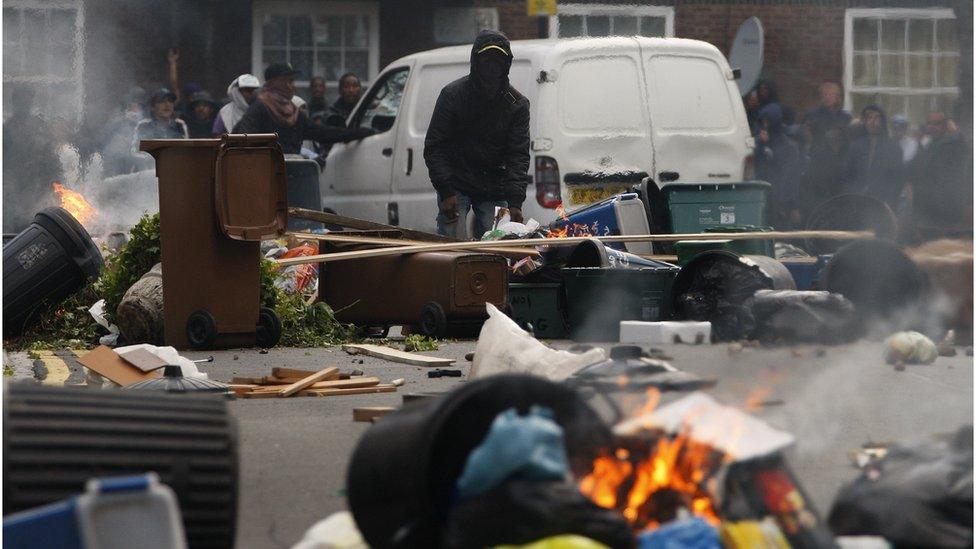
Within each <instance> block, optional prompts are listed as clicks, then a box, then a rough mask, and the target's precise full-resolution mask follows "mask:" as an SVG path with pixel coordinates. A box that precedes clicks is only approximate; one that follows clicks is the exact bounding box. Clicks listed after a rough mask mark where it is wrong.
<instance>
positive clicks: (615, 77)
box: [559, 55, 647, 134]
mask: <svg viewBox="0 0 976 549" xmlns="http://www.w3.org/2000/svg"><path fill="white" fill-rule="evenodd" d="M643 103H644V99H643V94H642V93H641V83H640V71H639V70H638V65H637V63H635V62H634V60H633V59H632V58H630V57H627V56H616V55H607V56H600V57H588V58H582V59H574V60H571V61H568V62H566V63H565V64H563V66H562V71H561V74H560V75H559V119H560V121H561V122H562V125H563V127H564V128H566V129H567V130H570V131H575V132H578V133H586V134H593V133H606V132H625V133H629V134H634V133H637V134H644V133H645V129H644V128H646V127H647V122H646V116H645V114H644V105H643Z"/></svg>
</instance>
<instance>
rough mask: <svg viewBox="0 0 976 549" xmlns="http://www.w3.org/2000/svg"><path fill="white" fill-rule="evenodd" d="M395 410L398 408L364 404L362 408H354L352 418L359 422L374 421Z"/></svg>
mask: <svg viewBox="0 0 976 549" xmlns="http://www.w3.org/2000/svg"><path fill="white" fill-rule="evenodd" d="M394 410H396V408H394V407H392V406H364V407H360V408H353V409H352V420H353V421H357V422H366V423H372V422H375V421H376V420H378V419H380V418H382V417H383V416H385V415H386V414H388V413H390V412H392V411H394Z"/></svg>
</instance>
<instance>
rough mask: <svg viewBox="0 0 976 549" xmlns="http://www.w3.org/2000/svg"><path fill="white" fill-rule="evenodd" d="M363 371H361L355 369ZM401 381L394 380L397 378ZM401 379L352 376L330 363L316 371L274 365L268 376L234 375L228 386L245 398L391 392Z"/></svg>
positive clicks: (399, 384)
mask: <svg viewBox="0 0 976 549" xmlns="http://www.w3.org/2000/svg"><path fill="white" fill-rule="evenodd" d="M357 373H360V374H361V373H362V372H357ZM398 381H399V382H400V383H397V382H398ZM402 381H403V380H394V381H393V382H391V383H388V384H383V383H381V382H380V379H379V378H378V377H364V376H361V375H359V376H353V375H349V374H347V373H342V372H340V371H339V368H337V367H335V366H330V367H327V368H323V369H321V370H318V371H312V370H300V369H295V368H284V367H276V368H273V369H272V371H271V375H270V376H263V377H234V378H232V379H231V383H230V384H229V387H230V389H231V390H232V391H234V394H235V395H237V396H238V397H240V398H245V399H253V398H258V399H263V398H287V397H294V396H318V397H322V396H338V395H362V394H371V393H392V392H395V391H396V389H397V387H399V386H401V385H402Z"/></svg>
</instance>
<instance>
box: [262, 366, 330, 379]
mask: <svg viewBox="0 0 976 549" xmlns="http://www.w3.org/2000/svg"><path fill="white" fill-rule="evenodd" d="M317 371H318V370H300V369H298V368H284V367H277V368H272V369H271V376H272V377H276V378H279V379H282V378H289V377H293V378H295V379H301V378H303V377H307V376H310V375H312V374H314V373H315V372H317ZM338 377H339V374H338V373H336V379H338Z"/></svg>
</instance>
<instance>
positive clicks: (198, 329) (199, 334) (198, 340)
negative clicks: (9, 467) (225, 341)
mask: <svg viewBox="0 0 976 549" xmlns="http://www.w3.org/2000/svg"><path fill="white" fill-rule="evenodd" d="M186 340H187V342H188V343H189V344H190V347H193V348H194V349H209V348H210V347H212V346H213V344H214V341H216V340H217V319H215V318H214V316H213V315H212V314H210V311H208V310H206V309H197V310H196V311H193V312H192V313H190V316H189V317H187V319H186Z"/></svg>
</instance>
